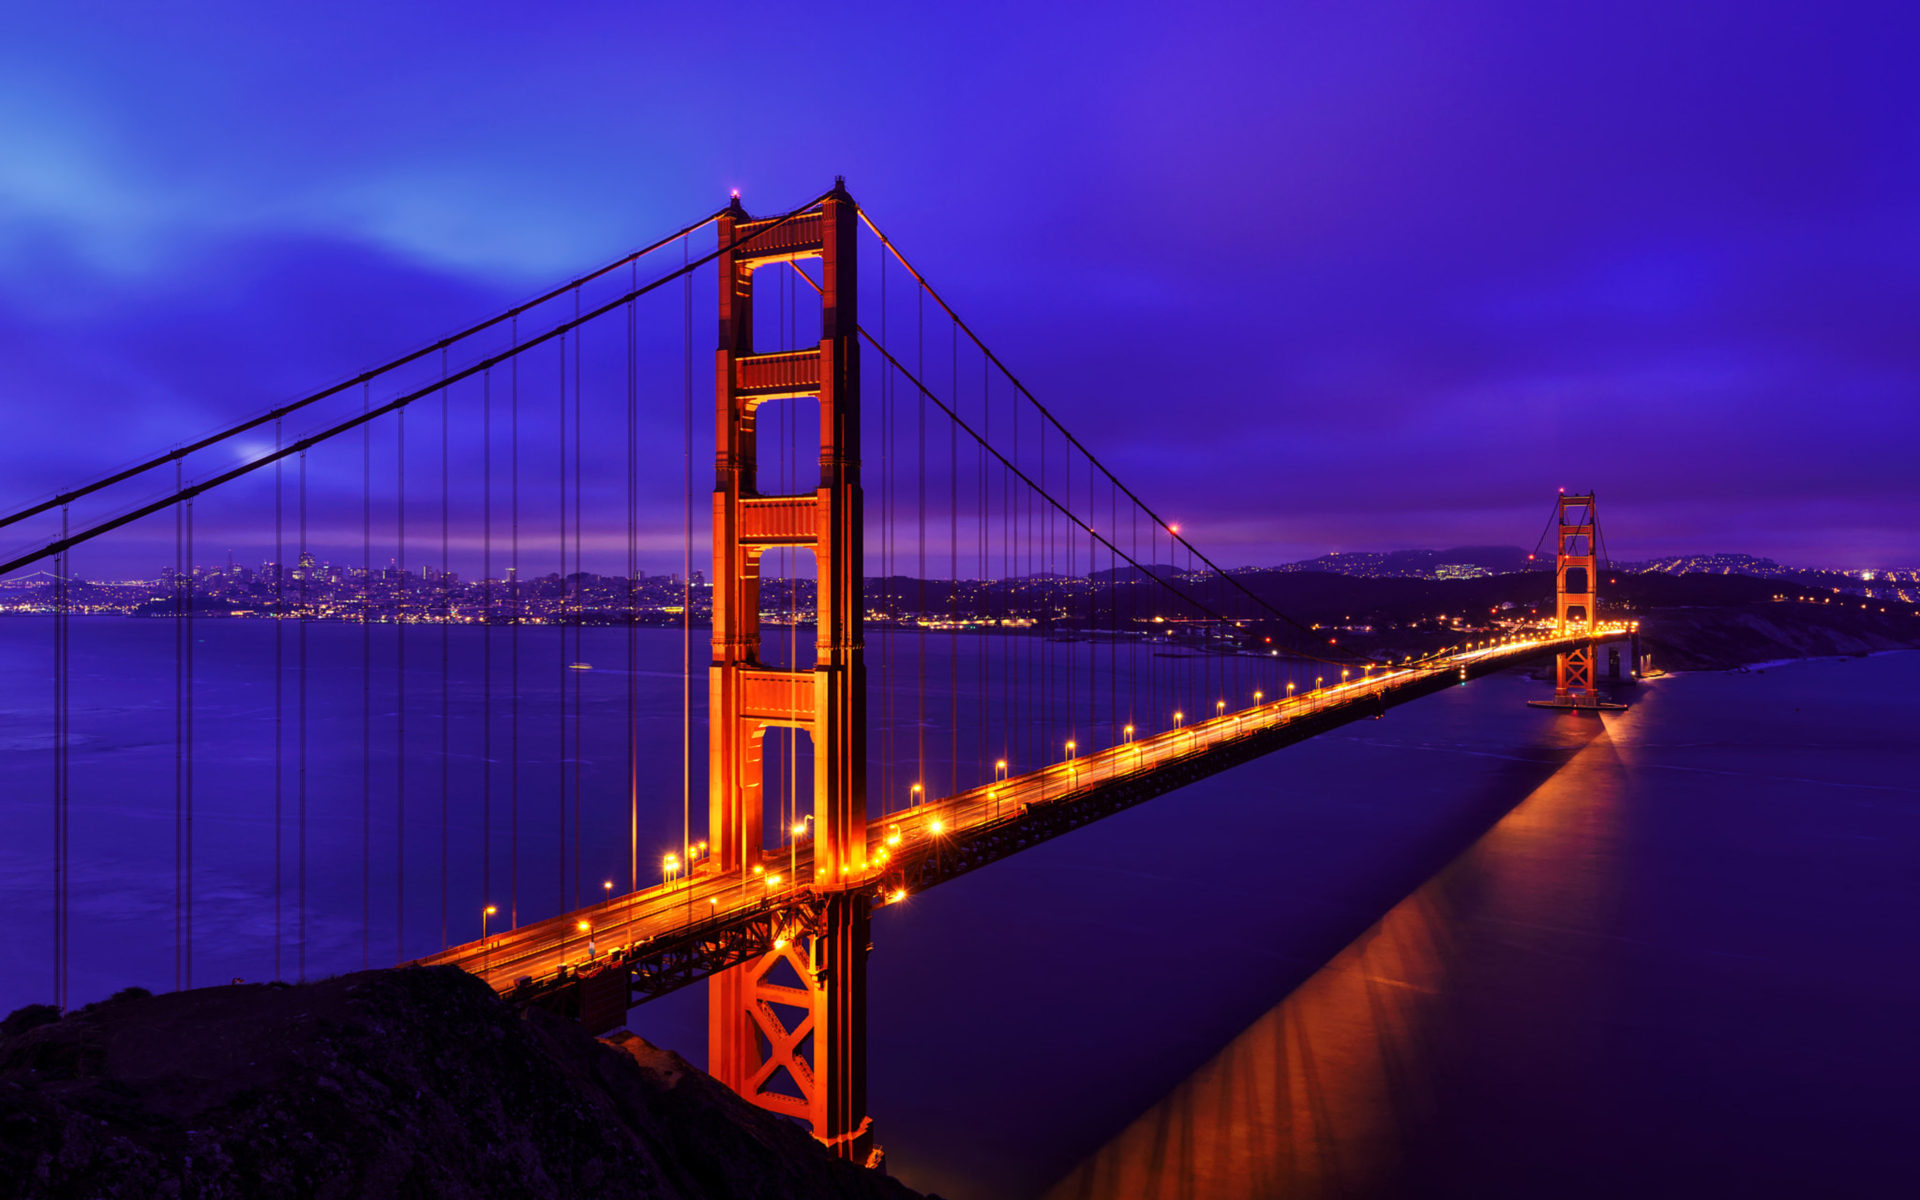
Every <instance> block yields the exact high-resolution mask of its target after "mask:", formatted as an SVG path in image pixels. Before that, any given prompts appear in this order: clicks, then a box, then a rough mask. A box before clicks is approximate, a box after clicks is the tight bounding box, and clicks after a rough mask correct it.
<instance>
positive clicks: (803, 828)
mask: <svg viewBox="0 0 1920 1200" xmlns="http://www.w3.org/2000/svg"><path fill="white" fill-rule="evenodd" d="M811 824H813V814H812V813H808V814H807V815H806V816H804V817H802V818H801V819H800V820H798V821H795V822H794V825H793V841H792V842H791V843H789V844H788V854H787V857H788V859H789V860H790V862H789V864H788V869H789V870H791V871H792V872H793V877H794V878H795V879H798V878H800V839H801V838H802V837H804V836H806V832H807V826H809V825H811Z"/></svg>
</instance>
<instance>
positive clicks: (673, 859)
mask: <svg viewBox="0 0 1920 1200" xmlns="http://www.w3.org/2000/svg"><path fill="white" fill-rule="evenodd" d="M679 869H680V856H679V855H678V854H669V855H666V856H665V857H663V858H662V859H661V860H660V886H661V887H665V886H666V885H667V883H668V882H669V881H671V880H672V879H673V875H674V872H675V871H678V870H679Z"/></svg>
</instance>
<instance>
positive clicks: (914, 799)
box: [907, 783, 921, 808]
mask: <svg viewBox="0 0 1920 1200" xmlns="http://www.w3.org/2000/svg"><path fill="white" fill-rule="evenodd" d="M920 800H921V795H920V785H919V784H917V783H916V784H914V785H913V786H912V787H911V788H908V789H907V807H908V808H912V807H913V806H914V805H916V804H918V803H920Z"/></svg>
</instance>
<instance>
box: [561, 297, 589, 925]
mask: <svg viewBox="0 0 1920 1200" xmlns="http://www.w3.org/2000/svg"><path fill="white" fill-rule="evenodd" d="M573 315H574V319H575V320H578V319H579V317H580V289H579V288H575V289H574V290H573ZM585 338H586V332H585V331H584V330H581V331H579V332H576V333H575V334H574V335H573V574H574V580H575V582H574V592H573V657H574V658H575V659H576V660H578V659H580V658H581V646H580V635H581V633H582V631H583V630H584V629H585V626H583V625H582V624H581V621H580V608H581V601H582V600H583V599H584V597H583V596H582V595H581V589H582V588H583V587H585V586H586V584H585V579H586V572H585V570H584V568H583V566H582V563H581V557H580V533H581V524H580V453H581V448H582V444H583V443H582V440H581V437H580V415H581V409H580V347H581V343H582V341H583V340H584V339H585ZM563 628H564V627H563ZM580 685H581V679H580V673H579V672H578V671H576V672H574V675H573V906H574V907H575V908H578V907H580V875H581V870H582V866H581V861H580V784H581V776H580V725H581V717H582V716H583V715H584V713H583V711H582V709H581V707H580Z"/></svg>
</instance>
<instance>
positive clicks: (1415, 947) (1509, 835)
mask: <svg viewBox="0 0 1920 1200" xmlns="http://www.w3.org/2000/svg"><path fill="white" fill-rule="evenodd" d="M1624 719H1626V720H1631V719H1632V718H1631V716H1630V715H1628V716H1625V717H1624ZM1568 720H1569V721H1572V720H1577V719H1576V718H1568ZM1612 720H1613V718H1609V721H1612ZM1595 733H1597V736H1594V737H1592V740H1591V741H1589V742H1588V744H1587V745H1586V747H1585V748H1584V749H1582V750H1581V751H1580V752H1579V753H1578V754H1576V755H1575V756H1574V757H1573V758H1572V759H1571V760H1570V761H1568V762H1567V763H1566V765H1564V766H1562V767H1561V768H1560V769H1559V770H1558V771H1557V772H1555V773H1554V774H1553V775H1552V777H1551V778H1549V779H1548V780H1547V781H1546V782H1545V783H1543V784H1541V785H1540V786H1539V787H1538V788H1536V789H1535V790H1534V791H1533V793H1532V794H1531V795H1529V796H1528V797H1527V798H1526V800H1525V801H1524V802H1523V803H1522V804H1521V805H1520V806H1519V807H1517V808H1516V809H1514V811H1513V812H1511V813H1510V814H1508V815H1507V816H1506V817H1504V818H1503V819H1502V820H1501V821H1500V822H1499V823H1498V824H1496V825H1495V826H1494V827H1493V829H1492V830H1490V831H1489V832H1488V833H1487V834H1486V836H1485V837H1483V838H1482V839H1481V840H1480V841H1478V842H1476V843H1475V844H1474V845H1473V847H1472V848H1471V849H1469V850H1468V851H1467V852H1466V853H1464V854H1462V855H1461V856H1460V857H1459V858H1457V859H1455V860H1454V861H1453V862H1452V863H1450V864H1449V865H1448V866H1447V867H1446V868H1445V869H1444V870H1443V871H1441V872H1440V873H1439V874H1438V875H1436V876H1434V877H1433V878H1432V879H1431V880H1429V881H1427V882H1426V883H1425V884H1423V885H1422V886H1421V887H1420V888H1419V890H1417V891H1416V892H1414V893H1413V894H1412V895H1410V896H1408V897H1407V898H1406V899H1405V900H1403V901H1402V902H1400V903H1399V904H1398V905H1396V906H1395V907H1394V908H1393V910H1392V911H1390V912H1389V913H1387V914H1386V916H1384V917H1382V918H1381V919H1380V921H1379V922H1378V923H1377V924H1375V925H1374V926H1373V927H1372V928H1370V929H1368V930H1367V931H1366V933H1365V934H1363V935H1362V936H1361V937H1359V938H1358V939H1356V940H1355V941H1354V942H1353V943H1352V944H1351V945H1350V946H1348V947H1347V948H1346V949H1345V950H1343V951H1341V952H1340V954H1339V955H1338V956H1337V957H1335V958H1334V959H1333V961H1331V962H1329V963H1328V964H1327V965H1326V966H1325V967H1324V968H1322V969H1321V970H1320V971H1319V972H1317V973H1316V974H1315V975H1314V976H1313V977H1312V978H1311V979H1309V980H1308V981H1307V982H1306V983H1305V984H1304V985H1303V986H1301V987H1300V988H1299V990H1297V991H1296V992H1294V993H1293V994H1292V995H1290V996H1288V997H1287V999H1286V1000H1284V1001H1283V1002H1281V1003H1280V1004H1279V1005H1278V1006H1276V1007H1275V1008H1274V1009H1273V1010H1272V1011H1270V1012H1268V1013H1267V1014H1266V1015H1265V1016H1263V1017H1261V1018H1260V1019H1259V1020H1258V1021H1256V1022H1255V1023H1254V1024H1253V1025H1252V1026H1251V1027H1249V1028H1248V1029H1247V1030H1246V1031H1245V1032H1243V1033H1241V1034H1240V1035H1239V1036H1238V1037H1236V1038H1235V1039H1234V1040H1233V1041H1232V1042H1231V1043H1230V1044H1228V1045H1227V1046H1226V1048H1225V1049H1223V1050H1221V1051H1220V1053H1219V1054H1218V1055H1216V1056H1215V1057H1214V1058H1213V1059H1212V1061H1210V1062H1208V1063H1207V1064H1206V1065H1205V1066H1203V1067H1201V1068H1200V1069H1199V1070H1197V1071H1195V1072H1194V1073H1193V1075H1192V1076H1191V1077H1190V1078H1188V1079H1187V1080H1186V1081H1184V1082H1183V1083H1181V1084H1180V1086H1179V1087H1177V1088H1175V1089H1174V1091H1173V1092H1172V1094H1170V1095H1168V1096H1167V1097H1166V1098H1165V1099H1164V1100H1162V1101H1161V1102H1160V1103H1158V1104H1156V1105H1155V1106H1154V1107H1153V1108H1152V1109H1151V1110H1149V1111H1148V1112H1146V1113H1143V1114H1142V1115H1141V1116H1140V1117H1139V1118H1138V1119H1137V1120H1135V1121H1134V1122H1133V1123H1132V1124H1130V1125H1129V1126H1127V1128H1126V1129H1124V1130H1123V1131H1121V1133H1120V1134H1119V1135H1118V1136H1117V1137H1115V1138H1114V1139H1113V1140H1112V1141H1111V1142H1109V1143H1108V1144H1107V1145H1106V1146H1104V1147H1102V1148H1101V1149H1100V1150H1099V1151H1098V1152H1097V1153H1095V1154H1094V1155H1093V1156H1092V1157H1091V1158H1089V1159H1087V1160H1086V1161H1085V1162H1083V1163H1082V1164H1081V1165H1080V1166H1079V1167H1078V1168H1076V1169H1075V1170H1074V1171H1073V1172H1072V1173H1071V1174H1070V1175H1068V1176H1067V1177H1066V1178H1065V1179H1063V1180H1062V1181H1061V1182H1060V1183H1059V1184H1057V1185H1056V1186H1055V1187H1054V1188H1053V1189H1052V1190H1051V1191H1050V1192H1048V1197H1049V1198H1050V1200H1098V1198H1104V1197H1128V1198H1136V1200H1159V1198H1163V1197H1164V1198H1166V1200H1174V1198H1178V1200H1216V1198H1218V1200H1226V1198H1229V1197H1233V1198H1239V1197H1248V1196H1306V1197H1314V1196H1348V1195H1371V1194H1379V1193H1380V1192H1381V1191H1382V1190H1383V1189H1384V1188H1385V1187H1386V1186H1387V1185H1388V1184H1389V1183H1390V1181H1391V1180H1392V1179H1393V1178H1394V1177H1395V1176H1396V1174H1397V1169H1398V1167H1399V1166H1400V1160H1401V1157H1402V1150H1403V1147H1405V1146H1406V1145H1407V1144H1408V1142H1409V1141H1411V1140H1412V1139H1413V1138H1414V1137H1415V1136H1416V1134H1417V1131H1418V1130H1420V1129H1422V1128H1424V1127H1426V1126H1427V1125H1428V1124H1429V1123H1430V1122H1431V1121H1432V1119H1433V1117H1434V1115H1435V1112H1436V1111H1437V1108H1438V1106H1439V1105H1441V1104H1442V1103H1444V1100H1443V1098H1442V1096H1441V1095H1440V1093H1439V1090H1438V1083H1439V1080H1440V1077H1441V1071H1440V1067H1441V1066H1442V1064H1441V1062H1440V1061H1439V1059H1440V1058H1441V1057H1442V1056H1443V1054H1444V1052H1443V1050H1442V1047H1444V1046H1446V1045H1447V1044H1449V1041H1450V1039H1449V1037H1448V1036H1447V1034H1446V1033H1445V1031H1444V1030H1443V1029H1441V1028H1439V1027H1441V1026H1444V1025H1445V1024H1446V1023H1447V1021H1448V1020H1449V1012H1448V1008H1449V1003H1448V995H1447V993H1448V988H1449V983H1450V979H1451V973H1452V967H1453V966H1454V963H1455V961H1456V959H1457V957H1458V956H1459V955H1460V954H1461V953H1463V947H1462V946H1461V944H1460V938H1461V933H1462V930H1463V928H1464V927H1465V926H1466V925H1467V924H1468V923H1470V922H1479V923H1494V924H1498V925H1504V926H1509V927H1512V928H1513V929H1516V930H1523V929H1524V928H1525V927H1526V926H1527V925H1529V924H1530V923H1531V922H1532V921H1533V920H1534V919H1535V914H1539V913H1543V912H1545V913H1551V912H1566V911H1570V910H1582V909H1591V908H1593V907H1594V906H1595V905H1596V904H1600V903H1604V902H1605V898H1606V894H1607V892H1608V890H1609V889H1610V887H1611V886H1612V881H1611V880H1608V879H1606V878H1604V877H1603V870H1602V869H1601V868H1599V867H1597V866H1596V864H1597V863H1599V862H1602V861H1604V860H1602V859H1599V858H1597V857H1596V856H1595V855H1594V854H1593V843H1594V839H1595V838H1606V837H1610V836H1611V835H1612V833H1613V830H1612V828H1611V826H1612V822H1613V821H1614V819H1615V818H1616V816H1617V810H1616V809H1615V807H1614V805H1613V804H1612V803H1611V801H1612V799H1614V798H1615V797H1617V795H1618V792H1619V790H1620V789H1621V788H1622V787H1623V786H1624V777H1623V772H1622V770H1621V766H1620V761H1619V757H1618V754H1617V753H1616V748H1615V744H1614V742H1613V739H1612V738H1611V737H1610V736H1609V735H1608V734H1606V733H1601V732H1599V731H1597V730H1596V731H1595Z"/></svg>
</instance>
